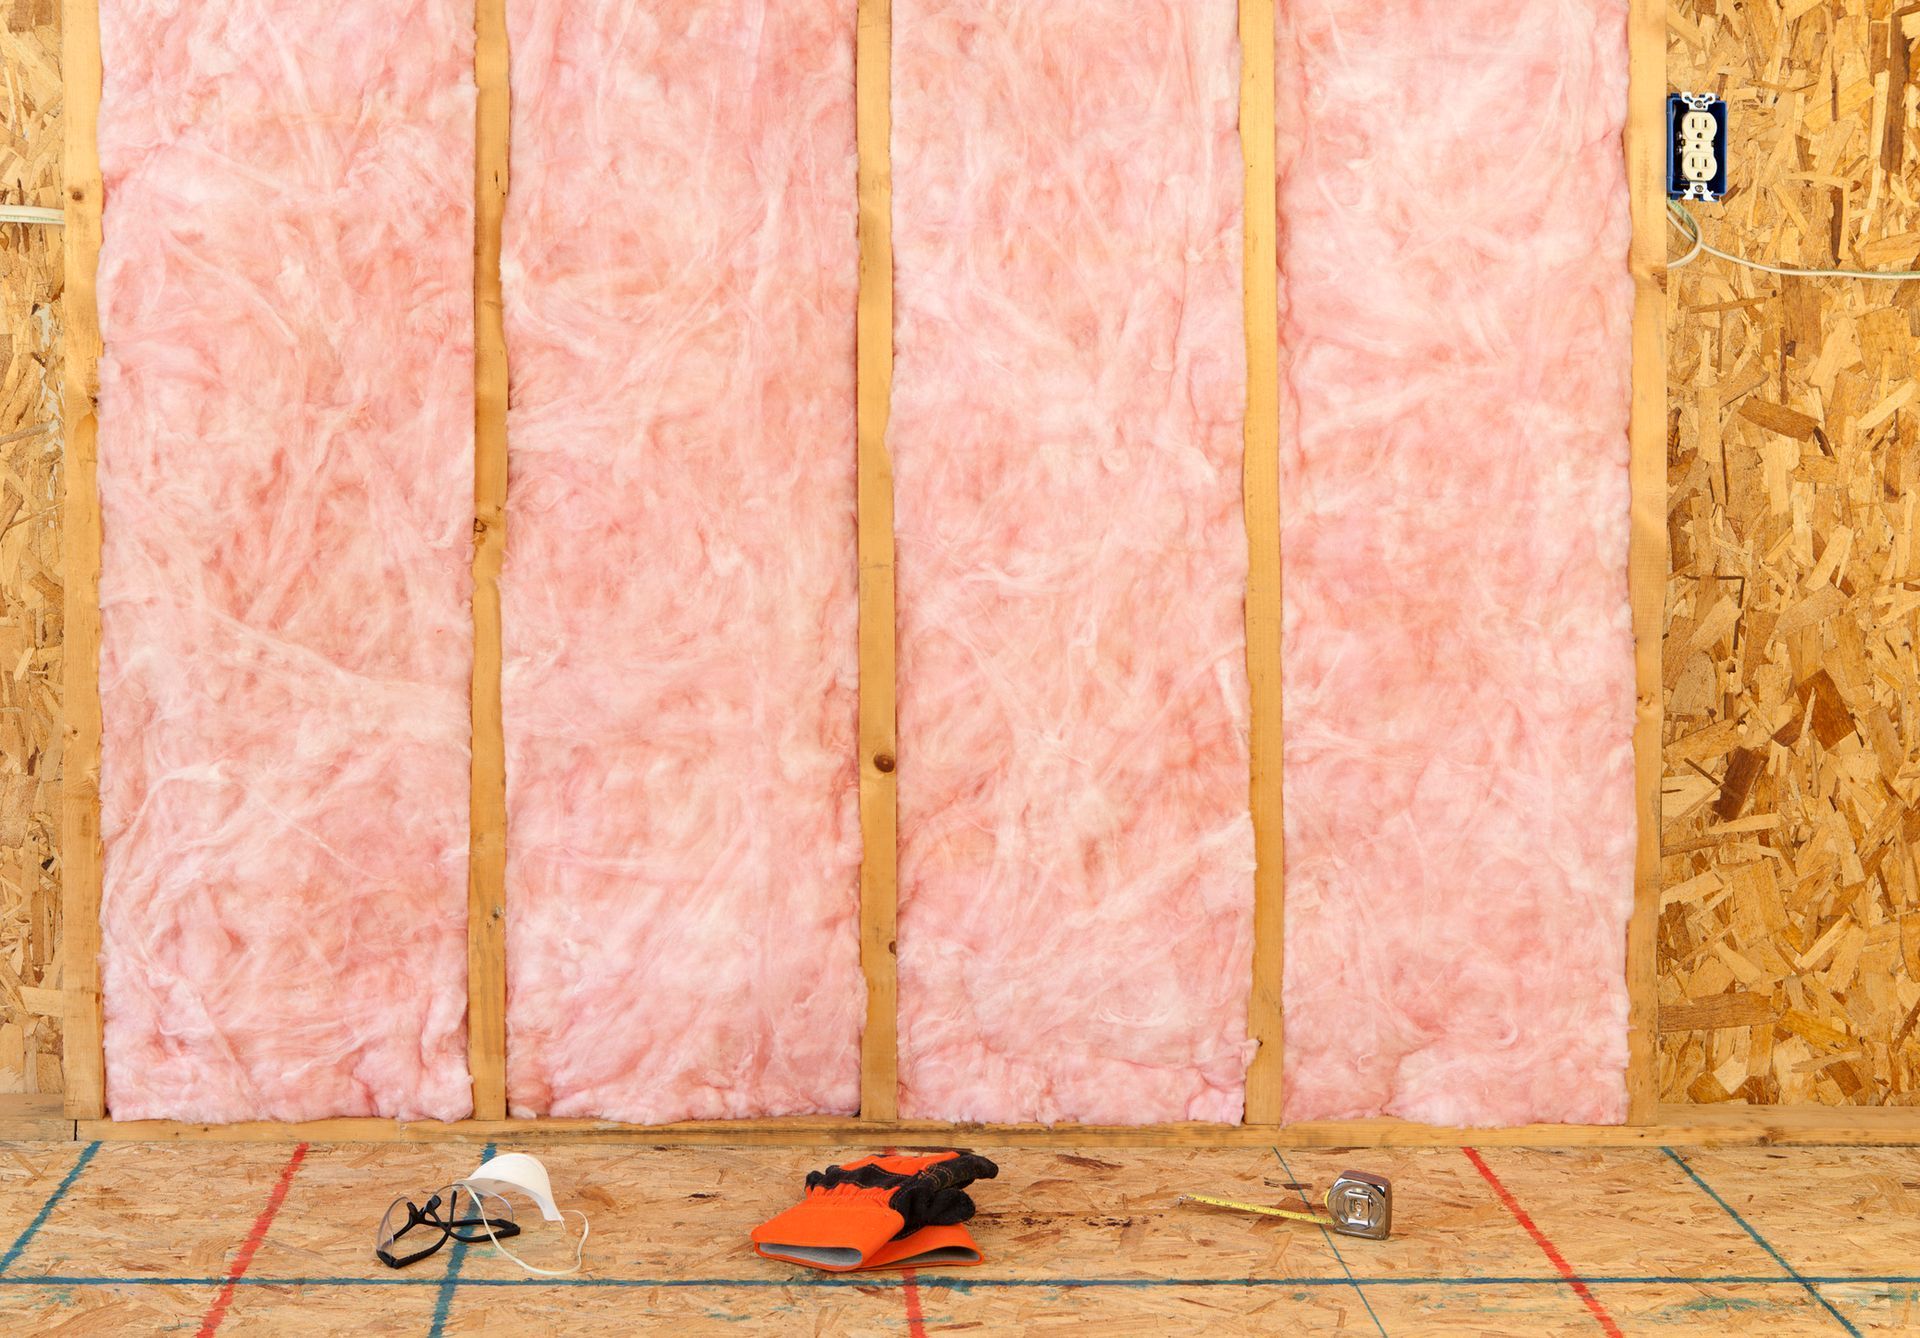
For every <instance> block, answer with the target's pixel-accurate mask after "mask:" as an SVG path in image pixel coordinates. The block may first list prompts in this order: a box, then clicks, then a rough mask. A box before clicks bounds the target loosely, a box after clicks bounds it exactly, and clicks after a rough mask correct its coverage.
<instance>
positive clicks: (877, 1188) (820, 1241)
mask: <svg viewBox="0 0 1920 1338" xmlns="http://www.w3.org/2000/svg"><path fill="white" fill-rule="evenodd" d="M999 1173H1000V1168H999V1167H997V1166H995V1165H994V1164H993V1163H992V1162H990V1161H988V1160H987V1159H986V1158H985V1157H979V1156H975V1155H974V1154H973V1153H970V1152H936V1153H933V1154H930V1155H926V1156H891V1155H889V1156H879V1157H862V1158H861V1159H860V1160H858V1161H852V1162H848V1163H846V1164H845V1165H844V1166H829V1167H828V1168H827V1169H826V1170H824V1171H814V1172H811V1173H810V1174H809V1175H808V1176H807V1193H806V1198H805V1199H803V1200H802V1201H801V1202H800V1204H799V1205H798V1206H797V1207H793V1208H789V1209H787V1211H785V1212H784V1213H781V1214H780V1215H779V1216H778V1217H775V1218H773V1219H772V1220H771V1221H769V1222H766V1223H765V1224H763V1225H761V1226H759V1227H756V1228H755V1229H754V1231H753V1243H754V1249H755V1251H756V1253H758V1254H759V1255H761V1257H763V1258H767V1259H784V1260H786V1261H788V1262H789V1263H795V1264H807V1265H809V1266H811V1267H813V1268H823V1269H826V1270H828V1271H830V1272H836V1273H844V1272H850V1271H852V1270H853V1269H857V1268H861V1267H866V1266H868V1265H869V1263H870V1261H872V1260H873V1259H874V1258H875V1256H877V1255H879V1254H880V1253H881V1252H882V1250H883V1248H884V1247H886V1246H887V1245H888V1243H889V1242H892V1241H895V1240H900V1239H902V1238H904V1237H909V1236H913V1235H915V1234H916V1233H918V1232H920V1231H921V1230H923V1229H924V1228H928V1227H950V1226H957V1225H958V1224H959V1223H961V1222H964V1221H966V1220H967V1219H968V1218H970V1217H972V1216H973V1211H974V1209H973V1200H972V1199H971V1198H970V1197H968V1195H967V1193H966V1187H967V1186H968V1185H970V1184H972V1183H973V1182H974V1181H975V1180H989V1179H992V1178H993V1177H994V1176H996V1175H998V1174H999ZM966 1243H967V1245H969V1246H971V1244H972V1242H971V1239H970V1238H969V1239H968V1241H967V1242H966ZM887 1253H888V1254H890V1255H898V1254H899V1253H900V1252H899V1251H893V1250H889V1251H887ZM920 1253H921V1251H919V1250H916V1251H915V1252H914V1257H917V1256H918V1255H919V1254H920ZM977 1253H978V1251H977V1250H976V1251H975V1254H976V1255H977ZM872 1266H875V1267H884V1266H885V1265H884V1264H874V1265H872Z"/></svg>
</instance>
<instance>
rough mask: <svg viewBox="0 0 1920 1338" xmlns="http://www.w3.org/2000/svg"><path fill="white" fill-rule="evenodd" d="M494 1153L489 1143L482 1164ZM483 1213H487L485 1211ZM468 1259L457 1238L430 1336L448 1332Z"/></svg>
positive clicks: (436, 1301)
mask: <svg viewBox="0 0 1920 1338" xmlns="http://www.w3.org/2000/svg"><path fill="white" fill-rule="evenodd" d="M493 1155H494V1150H493V1144H491V1143H489V1144H487V1146H486V1148H485V1150H484V1151H482V1152H481V1154H480V1163H481V1165H483V1166H484V1165H485V1164H486V1163H488V1162H490V1161H492V1160H493ZM447 1211H448V1214H449V1215H451V1214H452V1212H453V1206H452V1205H451V1204H449V1205H448V1206H447ZM482 1215H483V1216H484V1215H485V1214H484V1212H483V1213H482ZM466 1260H467V1243H466V1242H465V1241H463V1240H456V1241H455V1242H454V1243H453V1253H452V1256H451V1257H450V1258H449V1259H448V1260H447V1271H446V1274H445V1276H443V1277H442V1278H441V1279H440V1295H439V1296H437V1297H435V1298H434V1302H433V1327H432V1328H431V1329H429V1330H428V1331H427V1332H428V1338H444V1335H445V1334H446V1331H447V1316H448V1315H449V1314H451V1313H452V1311H453V1294H454V1293H455V1292H456V1291H458V1290H459V1289H460V1266H461V1265H462V1264H464V1263H465V1262H466ZM396 1280H397V1279H396ZM507 1280H508V1281H517V1280H518V1279H512V1278H510V1279H507Z"/></svg>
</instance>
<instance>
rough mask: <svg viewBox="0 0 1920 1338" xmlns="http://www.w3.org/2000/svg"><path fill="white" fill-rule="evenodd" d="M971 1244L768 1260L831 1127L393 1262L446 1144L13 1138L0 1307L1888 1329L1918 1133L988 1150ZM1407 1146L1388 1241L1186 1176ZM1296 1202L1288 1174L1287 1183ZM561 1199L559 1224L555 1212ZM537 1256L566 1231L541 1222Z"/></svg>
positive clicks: (253, 1323)
mask: <svg viewBox="0 0 1920 1338" xmlns="http://www.w3.org/2000/svg"><path fill="white" fill-rule="evenodd" d="M981 1150H982V1151H985V1152H987V1153H988V1154H989V1155H992V1156H994V1157H996V1159H997V1160H999V1162H1000V1164H1001V1168H1002V1170H1001V1175H1000V1177H999V1179H997V1180H995V1181H992V1182H989V1183H986V1184H983V1185H980V1186H978V1187H977V1189H978V1193H977V1196H976V1197H977V1198H978V1200H979V1203H980V1206H981V1214H980V1216H979V1218H978V1219H977V1220H976V1222H975V1224H974V1225H975V1233H976V1235H977V1237H978V1239H979V1240H980V1243H981V1245H982V1246H983V1248H984V1249H985V1250H986V1252H987V1254H988V1256H989V1261H988V1262H987V1263H986V1264H985V1265H984V1266H982V1267H979V1268H973V1269H955V1270H946V1271H937V1270H927V1271H923V1272H921V1273H919V1274H918V1275H911V1274H908V1275H871V1276H865V1277H858V1278H845V1277H833V1276H828V1275H824V1274H817V1273H810V1272H807V1271H805V1270H802V1269H796V1268H792V1267H788V1266H786V1265H780V1264H773V1263H769V1262H766V1261H763V1260H760V1259H757V1258H755V1257H754V1256H753V1255H752V1254H751V1253H750V1252H749V1251H748V1249H747V1247H746V1233H747V1230H748V1228H749V1227H751V1226H752V1225H753V1224H754V1223H756V1222H759V1221H761V1220H762V1219H763V1218H765V1217H767V1216H769V1215H771V1214H772V1213H773V1212H775V1211H777V1210H779V1209H780V1208H782V1207H785V1206H786V1205H787V1204H788V1203H789V1202H790V1201H791V1200H792V1199H793V1198H794V1196H795V1194H796V1192H797V1189H798V1186H799V1185H800V1183H801V1178H802V1176H803V1175H804V1173H805V1171H806V1170H807V1169H808V1168H809V1167H811V1166H814V1165H817V1164H819V1163H820V1160H821V1157H820V1153H819V1152H818V1151H810V1150H805V1149H790V1148H756V1149H744V1148H704V1149H699V1148H681V1149H673V1150H663V1149H657V1148H647V1147H606V1146H601V1147H586V1146H554V1147H543V1148H542V1149H541V1155H542V1156H543V1157H544V1159H545V1161H546V1163H547V1166H548V1168H549V1169H550V1170H551V1172H552V1174H553V1180H554V1185H555V1187H556V1192H557V1195H558V1197H559V1199H560V1200H561V1202H562V1204H563V1205H565V1206H576V1207H580V1208H583V1209H585V1210H586V1211H587V1213H588V1214H589V1215H590V1216H591V1218H592V1221H593V1232H592V1236H591V1238H590V1240H589V1242H588V1247H587V1258H588V1267H587V1269H586V1271H585V1272H584V1273H583V1274H581V1275H580V1276H578V1277H575V1278H572V1279H569V1280H565V1281H561V1282H553V1281H545V1280H540V1279H534V1278H529V1277H527V1276H526V1275H524V1274H522V1273H521V1272H520V1270H519V1269H518V1268H516V1267H515V1266H514V1265H513V1264H512V1263H511V1262H509V1261H508V1260H506V1259H503V1258H500V1257H498V1256H496V1255H495V1254H494V1253H493V1252H492V1249H491V1247H488V1246H476V1247H473V1248H471V1249H458V1248H450V1249H448V1250H445V1251H443V1252H442V1253H441V1254H440V1255H438V1256H436V1257H434V1258H432V1259H430V1260H427V1261H425V1262H423V1263H421V1264H419V1265H416V1266H414V1267H413V1268H411V1269H409V1270H407V1271H405V1272H400V1273H395V1272H391V1271H389V1270H387V1269H386V1268H384V1267H382V1266H381V1265H380V1264H379V1263H378V1262H376V1261H375V1260H374V1258H373V1257H372V1251H371V1237H372V1234H373V1229H374V1224H375V1221H376V1219H377V1218H378V1217H379V1216H380V1214H381V1211H382V1210H383V1209H384V1207H385V1206H386V1204H387V1202H388V1200H389V1198H390V1197H391V1196H393V1195H395V1194H400V1193H405V1192H407V1191H416V1190H421V1189H425V1188H429V1187H431V1186H434V1185H437V1184H440V1183H442V1182H444V1181H446V1180H448V1179H451V1178H453V1177H455V1176H458V1175H461V1174H463V1173H465V1172H467V1171H469V1170H471V1169H472V1166H473V1159H474V1152H473V1150H472V1149H462V1148H459V1147H453V1146H445V1145H439V1146H394V1145H378V1146H376V1145H371V1144H333V1145H322V1144H315V1145H313V1146H311V1147H306V1146H304V1145H303V1146H301V1147H299V1148H295V1147H288V1146H275V1145H269V1144H211V1143H202V1144H186V1145H168V1146H164V1147H162V1146H158V1145H153V1144H136V1143H114V1144H93V1145H90V1146H89V1145H82V1144H73V1143H67V1144H59V1143H10V1144H0V1247H4V1253H0V1330H4V1331H5V1332H9V1333H35V1334H43V1333H44V1334H52V1333H57V1334H60V1335H71V1336H74V1338H78V1336H80V1335H92V1334H122V1333H156V1332H163V1331H164V1332H179V1333H198V1334H201V1335H206V1334H211V1333H214V1332H216V1331H218V1332H220V1333H222V1334H244V1333H261V1334H275V1335H282V1334H334V1333H380V1334H395V1333H398V1334H404V1333H421V1334H432V1335H439V1334H494V1333H498V1334H514V1335H521V1334H543V1333H567V1334H587V1335H595V1334H606V1335H614V1334H623V1335H624V1334H630V1333H643V1332H672V1333H674V1334H676V1335H696V1334H706V1333H781V1334H788V1333H796V1334H816V1335H826V1334H888V1333H904V1334H909V1335H913V1334H922V1333H925V1334H934V1333H957V1332H968V1333H975V1334H1019V1333H1054V1332H1075V1333H1081V1332H1085V1333H1098V1334H1133V1333H1140V1334H1154V1335H1165V1334H1200V1333H1206V1334H1223V1335H1231V1334H1243V1333H1246V1334H1251V1333H1261V1334H1273V1333H1300V1332H1307V1333H1352V1334H1379V1335H1387V1334H1419V1335H1445V1334H1476V1335H1503V1334H1513V1335H1524V1336H1525V1338H1551V1336H1552V1335H1559V1334H1568V1335H1579V1336H1580V1338H1591V1336H1592V1335H1599V1334H1636V1333H1675V1334H1688V1335H1699V1334H1725V1333H1766V1334H1771V1335H1790V1334H1803V1333H1804V1334H1832V1333H1840V1334H1849V1333H1850V1334H1874V1333H1906V1332H1914V1331H1916V1330H1920V1151H1914V1150H1840V1149H1798V1150H1792V1151H1787V1150H1778V1149H1776V1150H1761V1151H1745V1150H1743V1151H1718V1152H1713V1151H1679V1152H1672V1153H1669V1152H1662V1151H1658V1150H1644V1149H1634V1150H1620V1149H1609V1150H1583V1151H1578V1152H1572V1151H1542V1150H1531V1149H1529V1150H1521V1149H1508V1148H1489V1149H1485V1150H1482V1151H1473V1150H1469V1149H1456V1148H1432V1149H1400V1150H1390V1151H1364V1152H1362V1151H1354V1152H1338V1151H1335V1152H1313V1151H1291V1152H1286V1153H1285V1154H1284V1160H1283V1157H1282V1154H1280V1153H1276V1152H1273V1151H1266V1150H1259V1149H1243V1150H1234V1151H1227V1150H1219V1151H1187V1150H1138V1151H1117V1150H1113V1149H1101V1150H1098V1151H1095V1152H1086V1153H1076V1152H1071V1151H1065V1150H1060V1149H1046V1150H1041V1149H1033V1148H1028V1149H1004V1150H996V1149H993V1148H983V1149H981ZM1349 1164H1351V1165H1354V1166H1356V1167H1359V1168H1362V1169H1369V1170H1374V1171H1377V1172H1380V1173H1383V1174H1386V1175H1388V1176H1390V1177H1392V1179H1393V1182H1394V1187H1395V1197H1396V1203H1395V1213H1396V1222H1395V1226H1396V1232H1395V1236H1394V1239H1392V1240H1390V1241H1386V1242H1372V1241H1363V1240H1352V1239H1342V1238H1337V1237H1330V1236H1328V1235H1326V1234H1324V1233H1322V1232H1321V1231H1320V1230H1318V1229H1317V1228H1315V1227H1312V1226H1309V1225H1303V1224H1296V1223H1291V1222H1285V1221H1279V1220H1274V1219H1268V1218H1257V1217H1251V1216H1245V1215H1240V1214H1234V1213H1227V1212H1220V1211H1217V1210H1211V1209H1204V1208H1195V1207H1184V1206H1180V1205H1177V1204H1176V1203H1175V1202H1174V1200H1175V1198H1176V1196H1177V1195H1179V1194H1180V1193H1182V1192H1183V1191H1197V1192H1209V1191H1210V1192H1212V1193H1215V1194H1221V1195H1226V1196H1229V1197H1241V1198H1246V1199H1252V1200H1255V1201H1265V1202H1269V1203H1284V1202H1287V1201H1289V1199H1292V1198H1293V1196H1292V1194H1291V1191H1290V1189H1289V1185H1290V1184H1293V1183H1304V1184H1307V1185H1311V1186H1314V1187H1323V1186H1324V1185H1325V1184H1326V1183H1327V1182H1328V1181H1329V1180H1330V1179H1331V1178H1332V1177H1333V1176H1334V1175H1336V1174H1337V1173H1338V1172H1339V1171H1341V1170H1342V1169H1345V1167H1346V1166H1348V1165H1349ZM1293 1201H1295V1202H1296V1203H1297V1199H1294V1200H1293ZM569 1226H570V1227H571V1222H570V1223H569ZM520 1244H521V1246H522V1253H523V1254H524V1255H525V1256H526V1257H527V1258H529V1259H530V1260H531V1261H533V1262H546V1263H558V1262H560V1261H562V1260H563V1258H564V1257H565V1256H566V1255H567V1254H568V1252H569V1250H568V1245H567V1241H566V1240H565V1239H563V1237H562V1236H561V1233H560V1231H559V1229H558V1228H555V1227H551V1226H546V1225H544V1224H541V1223H539V1222H538V1221H537V1220H536V1221H534V1222H533V1223H532V1224H531V1225H530V1227H529V1232H528V1235H527V1236H525V1237H523V1238H522V1241H521V1242H520Z"/></svg>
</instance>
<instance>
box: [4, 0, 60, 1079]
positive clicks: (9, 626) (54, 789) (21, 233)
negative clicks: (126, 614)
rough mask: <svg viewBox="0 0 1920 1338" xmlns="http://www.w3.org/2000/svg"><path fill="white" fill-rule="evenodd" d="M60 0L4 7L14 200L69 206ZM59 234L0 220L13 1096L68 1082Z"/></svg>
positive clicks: (8, 1011) (7, 178)
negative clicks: (63, 172) (63, 960)
mask: <svg viewBox="0 0 1920 1338" xmlns="http://www.w3.org/2000/svg"><path fill="white" fill-rule="evenodd" d="M59 14H60V7H59V3H58V0H0V203H6V204H28V205H38V206H42V207H45V208H58V207H59V205H60V115H59V113H60V61H59V53H60V28H59ZM60 289H61V256H60V230H59V229H58V228H50V227H44V226H39V225H21V224H4V225H0V1094H4V1093H9V1092H57V1091H59V1090H60V1020H59V1017H58V1013H59V1009H60V1003H59V996H58V995H57V994H56V993H55V992H54V987H55V986H56V985H57V983H58V982H57V980H56V971H57V965H56V962H55V953H56V951H57V949H58V945H59V923H60V921H59V917H60V911H59V906H60V885H59V876H58V875H59V866H58V863H57V861H58V858H59V855H58V840H59V829H60V820H59V810H60V787H59V780H60V718H59V711H60V700H59V685H60V672H61V671H60V639H61V600H60V586H61V579H60V471H59V461H60V434H59V430H58V423H57V420H58V418H59V413H60V368H61V358H60V340H61V332H60V314H59V312H60Z"/></svg>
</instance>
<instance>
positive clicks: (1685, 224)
mask: <svg viewBox="0 0 1920 1338" xmlns="http://www.w3.org/2000/svg"><path fill="white" fill-rule="evenodd" d="M1667 221H1668V222H1670V223H1672V224H1673V226H1674V227H1676V228H1678V229H1679V230H1680V233H1681V235H1682V236H1684V237H1685V238H1686V239H1687V240H1688V241H1689V242H1691V243H1693V244H1692V245H1691V246H1689V247H1688V248H1687V251H1686V254H1685V255H1682V256H1680V257H1679V258H1678V259H1675V260H1669V261H1668V262H1667V268H1668V269H1680V268H1681V267H1683V266H1685V265H1690V264H1692V263H1693V262H1694V260H1696V259H1697V258H1698V257H1699V256H1700V254H1701V253H1702V252H1705V253H1706V254H1707V255H1710V256H1718V257H1720V259H1722V260H1729V261H1732V262H1733V263H1734V264H1736V265H1744V266H1746V267H1747V268H1748V269H1757V270H1760V271H1762V272H1764V273H1767V274H1785V275H1790V276H1793V277H1796V278H1803V279H1876V280H1879V281H1880V282H1883V283H1901V282H1904V281H1905V280H1907V279H1920V271H1916V270H1903V269H1881V270H1875V269H1802V268H1800V267H1799V266H1797V265H1769V264H1766V263H1765V262H1763V261H1759V260H1749V259H1747V258H1746V257H1745V256H1737V255H1735V254H1733V252H1731V251H1722V250H1721V249H1720V248H1719V247H1717V246H1709V245H1707V240H1706V238H1705V237H1703V236H1701V234H1700V220H1699V219H1697V218H1695V217H1694V216H1693V213H1692V211H1691V210H1689V209H1688V208H1687V207H1686V206H1685V205H1684V204H1681V203H1680V202H1679V201H1678V200H1668V201H1667Z"/></svg>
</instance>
